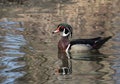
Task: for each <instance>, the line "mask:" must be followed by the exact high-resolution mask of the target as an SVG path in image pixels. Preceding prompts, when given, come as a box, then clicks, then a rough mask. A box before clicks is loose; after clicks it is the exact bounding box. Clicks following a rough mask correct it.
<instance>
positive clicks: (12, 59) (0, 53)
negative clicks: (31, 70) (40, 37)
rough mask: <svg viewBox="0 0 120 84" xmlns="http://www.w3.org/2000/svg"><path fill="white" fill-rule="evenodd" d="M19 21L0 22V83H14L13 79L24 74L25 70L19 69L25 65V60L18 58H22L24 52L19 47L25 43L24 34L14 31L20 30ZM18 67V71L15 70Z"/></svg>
mask: <svg viewBox="0 0 120 84" xmlns="http://www.w3.org/2000/svg"><path fill="white" fill-rule="evenodd" d="M19 23H20V22H12V21H5V22H0V28H1V30H4V31H1V32H4V34H3V35H1V36H0V67H1V68H0V81H1V84H15V80H16V79H18V78H20V77H22V76H24V75H25V74H26V72H24V71H22V70H19V69H20V68H23V67H25V65H26V64H25V61H24V60H19V59H22V58H24V56H25V53H24V52H22V51H20V48H21V47H22V46H24V45H26V40H25V39H24V36H23V35H21V34H19V33H16V32H15V31H18V32H21V31H23V29H24V28H20V25H19ZM17 69H18V71H17Z"/></svg>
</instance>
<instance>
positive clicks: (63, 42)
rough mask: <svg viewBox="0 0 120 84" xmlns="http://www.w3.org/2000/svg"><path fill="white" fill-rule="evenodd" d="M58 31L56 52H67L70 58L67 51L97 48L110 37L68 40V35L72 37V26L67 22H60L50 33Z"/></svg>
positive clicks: (83, 50)
mask: <svg viewBox="0 0 120 84" xmlns="http://www.w3.org/2000/svg"><path fill="white" fill-rule="evenodd" d="M59 32H61V39H60V40H59V42H58V53H67V56H68V58H71V57H70V56H69V52H71V51H72V50H78V51H79V52H88V51H92V50H98V49H100V48H101V46H102V45H103V44H104V43H105V42H107V41H108V40H109V39H110V38H112V36H107V37H95V38H87V39H73V40H70V39H69V37H71V38H72V34H73V28H72V27H71V26H70V25H69V24H67V23H60V24H59V25H58V26H57V28H56V29H55V30H54V31H53V32H52V33H53V34H55V33H59Z"/></svg>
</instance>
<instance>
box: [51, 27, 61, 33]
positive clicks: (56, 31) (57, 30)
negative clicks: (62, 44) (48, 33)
mask: <svg viewBox="0 0 120 84" xmlns="http://www.w3.org/2000/svg"><path fill="white" fill-rule="evenodd" d="M59 29H60V27H58V28H57V29H56V30H55V31H53V32H52V33H53V34H54V33H58V32H60V30H59Z"/></svg>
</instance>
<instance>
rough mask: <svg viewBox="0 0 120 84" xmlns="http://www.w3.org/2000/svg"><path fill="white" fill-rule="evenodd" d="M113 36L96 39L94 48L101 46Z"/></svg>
mask: <svg viewBox="0 0 120 84" xmlns="http://www.w3.org/2000/svg"><path fill="white" fill-rule="evenodd" d="M111 38H112V36H109V37H104V38H101V39H99V40H97V41H95V44H94V45H93V48H94V49H99V48H101V46H102V45H103V44H104V43H105V42H107V41H108V40H109V39H111Z"/></svg>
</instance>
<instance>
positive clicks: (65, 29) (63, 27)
mask: <svg viewBox="0 0 120 84" xmlns="http://www.w3.org/2000/svg"><path fill="white" fill-rule="evenodd" d="M58 32H62V36H63V37H66V36H71V37H72V27H71V26H70V25H68V24H65V23H61V24H59V25H58V26H57V28H56V30H55V31H53V32H52V33H53V34H54V33H58Z"/></svg>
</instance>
